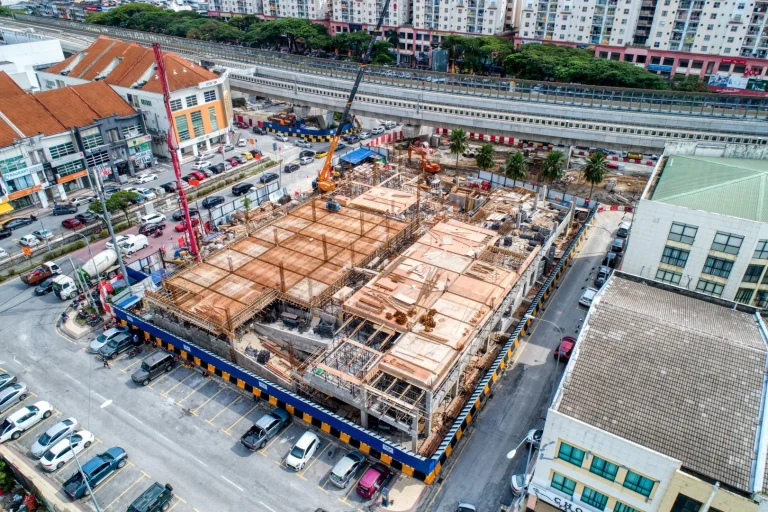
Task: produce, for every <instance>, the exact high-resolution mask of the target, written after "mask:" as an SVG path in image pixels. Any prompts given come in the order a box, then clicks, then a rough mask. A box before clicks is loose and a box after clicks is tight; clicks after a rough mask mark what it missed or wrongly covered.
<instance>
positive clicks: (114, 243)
mask: <svg viewBox="0 0 768 512" xmlns="http://www.w3.org/2000/svg"><path fill="white" fill-rule="evenodd" d="M91 169H92V168H89V171H90V170H91ZM112 172H117V171H112ZM89 174H90V172H89ZM93 174H94V176H95V178H96V183H97V187H96V195H97V196H99V202H100V203H101V211H102V212H103V213H104V224H106V225H107V230H109V236H110V238H111V240H112V246H113V247H114V248H115V254H117V262H118V263H119V264H120V273H122V274H123V279H125V284H126V286H128V287H129V288H130V286H131V283H130V281H129V280H128V271H127V270H126V269H125V263H123V255H122V254H120V246H119V245H117V239H116V238H115V230H114V229H113V228H112V221H111V220H110V219H109V211H108V210H107V200H106V199H104V182H103V181H101V172H100V171H97V170H94V173H93ZM88 249H89V253H90V246H88ZM91 258H93V256H91ZM95 263H96V262H94V264H95Z"/></svg>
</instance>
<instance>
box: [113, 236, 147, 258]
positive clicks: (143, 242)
mask: <svg viewBox="0 0 768 512" xmlns="http://www.w3.org/2000/svg"><path fill="white" fill-rule="evenodd" d="M147 247H149V240H147V237H146V236H145V235H133V237H132V238H130V239H128V240H126V241H125V242H123V243H122V244H121V245H120V252H122V253H123V254H125V255H126V256H130V255H131V254H133V253H135V252H137V251H140V250H142V249H146V248H147Z"/></svg>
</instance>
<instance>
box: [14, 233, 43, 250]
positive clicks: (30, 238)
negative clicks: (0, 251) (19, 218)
mask: <svg viewBox="0 0 768 512" xmlns="http://www.w3.org/2000/svg"><path fill="white" fill-rule="evenodd" d="M39 243H40V239H39V238H37V237H36V236H35V235H24V236H23V237H21V238H19V245H23V246H25V247H34V246H36V245H38V244H39Z"/></svg>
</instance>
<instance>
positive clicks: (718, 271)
mask: <svg viewBox="0 0 768 512" xmlns="http://www.w3.org/2000/svg"><path fill="white" fill-rule="evenodd" d="M732 268H733V262H731V261H728V260H723V259H720V258H713V257H712V256H709V257H707V261H706V262H704V269H703V270H702V272H704V273H705V274H709V275H711V276H717V277H724V278H726V279H728V276H729V275H731V269H732Z"/></svg>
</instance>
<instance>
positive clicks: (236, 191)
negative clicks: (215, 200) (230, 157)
mask: <svg viewBox="0 0 768 512" xmlns="http://www.w3.org/2000/svg"><path fill="white" fill-rule="evenodd" d="M252 188H253V183H238V184H237V185H235V186H234V187H232V194H233V195H236V196H241V195H243V194H247V193H248V192H250V191H251V189H252Z"/></svg>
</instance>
